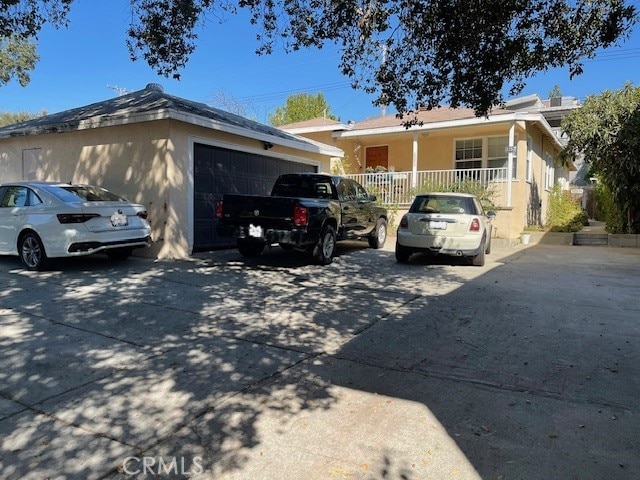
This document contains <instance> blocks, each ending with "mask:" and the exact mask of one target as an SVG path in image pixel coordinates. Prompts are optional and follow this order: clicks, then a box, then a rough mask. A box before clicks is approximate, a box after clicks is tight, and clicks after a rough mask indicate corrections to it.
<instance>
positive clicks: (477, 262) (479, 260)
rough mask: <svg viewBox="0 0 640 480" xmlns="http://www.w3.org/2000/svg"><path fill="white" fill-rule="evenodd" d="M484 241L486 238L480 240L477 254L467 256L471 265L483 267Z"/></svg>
mask: <svg viewBox="0 0 640 480" xmlns="http://www.w3.org/2000/svg"><path fill="white" fill-rule="evenodd" d="M485 242H486V240H483V241H482V244H481V245H480V253H478V254H477V255H474V256H473V257H469V264H470V265H473V266H474V267H483V266H484V255H485V248H486V247H485Z"/></svg>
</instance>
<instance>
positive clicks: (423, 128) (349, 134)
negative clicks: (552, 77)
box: [333, 112, 563, 149]
mask: <svg viewBox="0 0 640 480" xmlns="http://www.w3.org/2000/svg"><path fill="white" fill-rule="evenodd" d="M519 121H525V122H538V123H540V125H541V128H542V130H543V132H544V133H546V134H547V135H548V136H549V137H550V138H552V139H553V141H554V143H555V145H556V146H557V147H558V148H559V149H562V148H563V146H562V143H560V141H559V140H558V139H557V137H556V136H555V134H554V133H553V130H552V129H551V126H550V125H549V123H548V122H547V120H546V119H545V118H544V115H542V114H541V113H522V112H514V113H506V114H500V115H490V116H489V117H488V118H486V117H480V118H479V117H474V118H464V119H459V120H446V121H442V122H431V123H424V124H422V125H414V126H412V127H409V128H405V127H404V126H402V125H395V126H393V127H380V128H368V129H362V130H350V131H346V132H336V133H334V135H333V136H334V137H335V138H356V137H363V136H372V135H384V134H394V133H403V132H413V133H418V132H429V131H435V130H445V129H449V128H463V127H473V126H481V125H492V124H499V123H510V122H519Z"/></svg>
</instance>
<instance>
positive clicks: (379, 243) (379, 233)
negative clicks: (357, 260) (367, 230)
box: [368, 218, 387, 248]
mask: <svg viewBox="0 0 640 480" xmlns="http://www.w3.org/2000/svg"><path fill="white" fill-rule="evenodd" d="M368 240H369V247H371V248H382V247H384V242H386V241H387V221H386V220H385V219H384V218H379V219H378V221H377V222H376V228H374V229H373V232H371V236H370V237H369V239H368Z"/></svg>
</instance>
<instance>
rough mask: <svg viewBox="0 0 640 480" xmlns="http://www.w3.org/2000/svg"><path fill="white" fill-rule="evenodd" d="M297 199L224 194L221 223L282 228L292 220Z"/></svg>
mask: <svg viewBox="0 0 640 480" xmlns="http://www.w3.org/2000/svg"><path fill="white" fill-rule="evenodd" d="M296 203H297V200H296V199H295V198H289V197H271V196H268V197H267V196H256V195H238V194H225V195H224V197H223V208H224V213H223V217H222V221H223V223H225V222H230V223H233V224H235V225H249V224H254V225H260V226H262V227H265V228H283V227H285V226H287V225H288V226H290V225H291V222H292V221H293V209H294V206H295V205H296Z"/></svg>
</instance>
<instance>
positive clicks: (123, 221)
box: [111, 212, 129, 227]
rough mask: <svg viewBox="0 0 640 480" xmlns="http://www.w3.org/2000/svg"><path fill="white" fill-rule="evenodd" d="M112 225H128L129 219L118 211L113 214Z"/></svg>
mask: <svg viewBox="0 0 640 480" xmlns="http://www.w3.org/2000/svg"><path fill="white" fill-rule="evenodd" d="M111 225H113V226H114V227H126V226H127V225H129V219H128V218H127V216H126V215H125V214H124V213H120V212H116V213H114V214H113V215H111Z"/></svg>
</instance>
